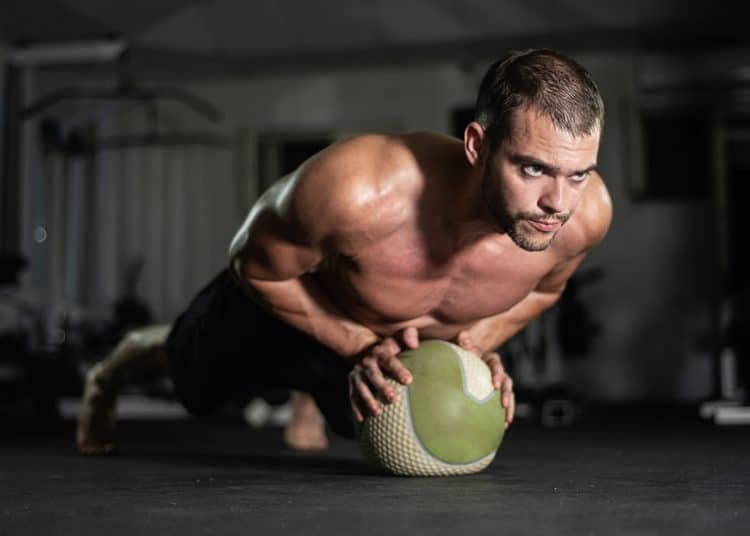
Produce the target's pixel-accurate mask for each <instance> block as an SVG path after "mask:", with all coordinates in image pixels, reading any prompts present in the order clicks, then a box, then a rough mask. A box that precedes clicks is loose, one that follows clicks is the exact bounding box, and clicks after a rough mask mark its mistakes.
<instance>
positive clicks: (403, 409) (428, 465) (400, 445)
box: [359, 340, 505, 476]
mask: <svg viewBox="0 0 750 536" xmlns="http://www.w3.org/2000/svg"><path fill="white" fill-rule="evenodd" d="M399 358H400V359H401V361H402V363H403V364H404V366H406V368H407V369H409V371H410V372H411V374H412V377H413V381H412V383H411V384H410V385H401V384H399V383H398V382H396V381H394V380H388V381H389V382H390V384H391V385H392V386H393V388H394V389H396V391H397V392H398V393H399V394H400V397H399V400H398V402H395V403H392V404H384V405H383V412H382V413H381V414H380V415H379V416H377V417H373V416H369V417H367V418H366V419H365V421H364V422H363V423H362V424H361V426H360V428H359V443H360V446H361V448H362V451H363V453H364V455H365V459H366V460H367V461H368V462H369V463H370V464H372V465H373V466H375V467H376V468H378V469H380V470H382V471H385V472H387V473H392V474H396V475H407V476H442V475H461V474H469V473H476V472H478V471H481V470H482V469H484V468H485V467H487V466H488V465H489V464H490V462H492V460H493V459H494V457H495V453H496V452H497V449H498V447H499V446H500V442H501V441H502V438H503V432H504V431H505V424H504V421H505V412H504V410H503V407H502V406H501V404H500V397H499V393H498V392H497V391H496V390H494V389H493V387H492V377H491V374H490V370H489V368H488V367H487V365H486V364H485V363H484V362H483V361H482V360H481V359H480V358H479V357H477V356H476V355H475V354H473V353H472V352H469V351H466V350H464V349H462V348H460V347H459V346H456V345H454V344H451V343H449V342H445V341H438V340H428V341H423V342H422V343H421V344H420V346H419V348H417V349H416V350H407V351H405V352H402V353H401V354H400V355H399Z"/></svg>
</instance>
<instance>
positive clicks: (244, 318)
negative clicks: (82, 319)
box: [166, 271, 354, 437]
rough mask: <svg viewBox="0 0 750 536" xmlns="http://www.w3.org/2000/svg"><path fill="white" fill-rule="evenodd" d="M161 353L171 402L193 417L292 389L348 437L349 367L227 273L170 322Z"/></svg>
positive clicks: (351, 431)
mask: <svg viewBox="0 0 750 536" xmlns="http://www.w3.org/2000/svg"><path fill="white" fill-rule="evenodd" d="M166 352H167V356H168V357H169V360H170V362H171V369H172V379H173V381H174V386H175V392H176V394H177V397H178V398H179V400H180V401H181V402H182V404H183V405H184V406H185V408H186V409H187V410H188V411H189V412H190V413H192V414H194V415H207V414H209V413H211V412H212V411H213V410H215V409H218V408H219V407H220V406H223V405H224V404H226V403H227V402H230V401H238V400H249V399H250V398H251V397H252V396H254V395H256V394H260V393H262V392H265V391H269V390H276V389H289V390H299V391H303V392H307V393H310V394H311V395H312V396H313V397H314V398H315V401H316V403H317V404H318V407H319V408H320V410H321V412H322V413H323V415H324V416H325V418H326V422H327V424H328V426H329V427H330V428H331V429H332V430H333V431H334V432H336V433H337V434H340V435H343V436H346V437H352V436H353V434H354V422H353V416H352V413H351V406H350V403H349V395H348V384H347V374H348V373H349V371H350V370H351V366H350V364H349V363H348V362H347V361H346V360H345V359H344V358H342V357H341V356H339V355H337V354H336V353H335V352H333V351H332V350H331V349H330V348H328V347H326V346H323V345H322V344H320V343H318V342H317V341H316V340H315V339H313V338H312V337H310V336H308V335H306V334H304V333H302V332H301V331H299V330H297V329H295V328H293V327H292V326H290V325H289V324H286V323H285V322H283V321H281V320H280V319H278V318H277V317H275V316H273V315H272V314H270V313H268V312H266V311H265V310H264V309H262V308H261V307H259V306H258V305H257V304H256V303H255V302H254V301H253V300H251V299H250V298H249V297H248V296H247V295H246V294H245V293H244V292H243V291H242V290H241V289H240V287H239V285H238V284H237V283H236V282H235V281H234V280H233V279H232V277H231V275H230V274H229V272H228V271H224V272H222V273H220V274H219V275H218V276H217V277H216V278H214V280H213V281H211V282H210V283H209V284H208V286H206V287H205V288H204V289H203V290H202V291H201V292H200V293H199V294H198V295H197V296H196V297H195V299H194V300H193V301H192V302H191V303H190V305H189V306H188V308H187V310H186V311H185V312H184V313H183V314H182V315H180V316H179V318H177V320H176V321H175V323H174V324H173V326H172V330H171V332H170V334H169V337H168V338H167V342H166Z"/></svg>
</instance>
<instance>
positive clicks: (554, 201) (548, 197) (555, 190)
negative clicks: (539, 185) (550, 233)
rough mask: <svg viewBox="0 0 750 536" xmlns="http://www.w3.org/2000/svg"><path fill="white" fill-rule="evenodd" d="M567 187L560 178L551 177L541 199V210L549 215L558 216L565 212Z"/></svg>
mask: <svg viewBox="0 0 750 536" xmlns="http://www.w3.org/2000/svg"><path fill="white" fill-rule="evenodd" d="M565 195H566V185H565V180H563V179H561V178H559V177H554V178H553V177H550V178H549V184H547V185H546V187H545V189H544V191H543V192H542V196H541V197H540V198H539V208H541V209H542V210H544V211H545V212H546V213H548V214H557V213H560V212H563V211H564V210H565Z"/></svg>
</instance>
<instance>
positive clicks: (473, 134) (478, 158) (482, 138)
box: [464, 121, 489, 166]
mask: <svg viewBox="0 0 750 536" xmlns="http://www.w3.org/2000/svg"><path fill="white" fill-rule="evenodd" d="M488 144H489V139H488V138H487V136H486V133H485V131H484V128H482V125H480V124H479V123H477V122H476V121H472V122H471V123H469V124H468V125H466V128H465V129H464V154H465V155H466V160H467V162H469V164H470V165H471V166H482V165H484V159H485V158H486V155H487V152H488V148H489V147H488Z"/></svg>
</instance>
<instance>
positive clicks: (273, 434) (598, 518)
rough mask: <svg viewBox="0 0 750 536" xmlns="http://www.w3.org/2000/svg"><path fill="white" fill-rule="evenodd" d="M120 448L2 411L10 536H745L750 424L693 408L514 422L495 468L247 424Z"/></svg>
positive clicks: (157, 432)
mask: <svg viewBox="0 0 750 536" xmlns="http://www.w3.org/2000/svg"><path fill="white" fill-rule="evenodd" d="M120 432H121V453H120V454H119V455H117V456H114V457H110V458H84V457H81V456H79V455H78V454H76V452H75V449H74V446H73V441H72V436H73V424H72V422H70V421H61V422H58V423H56V424H54V425H46V426H40V425H38V424H36V423H33V422H30V421H29V420H28V419H19V418H13V419H6V420H5V424H4V427H3V430H2V433H1V435H0V438H1V439H2V444H3V447H2V450H1V451H0V452H1V453H2V455H1V456H0V504H2V506H1V507H0V508H1V512H2V514H1V515H0V534H2V535H5V534H97V535H99V534H107V535H108V536H109V535H114V534H142V533H149V534H150V533H158V534H181V535H182V534H186V533H189V534H242V535H246V534H249V533H252V534H276V533H283V534H305V535H309V534H332V535H338V534H350V533H352V532H356V533H357V534H388V535H392V534H405V533H409V534H428V533H429V534H431V535H435V534H450V535H451V536H455V535H457V534H458V535H460V534H471V535H472V536H475V535H480V534H571V535H572V534H576V535H579V534H604V535H613V534H658V535H663V534H680V535H682V534H691V535H693V534H711V535H715V534H721V535H722V536H725V535H730V534H748V530H749V529H748V527H750V427H716V426H714V425H713V424H710V423H708V422H704V421H701V420H699V418H698V417H697V410H695V409H694V408H654V407H648V406H641V407H637V408H632V407H631V408H612V407H597V408H590V409H589V410H588V411H587V412H586V413H585V416H584V417H583V418H582V419H581V420H580V421H578V422H577V423H576V424H574V425H573V426H571V427H567V428H559V429H548V428H542V427H541V426H539V425H536V424H533V423H532V422H530V421H520V422H518V423H516V424H514V425H513V427H512V428H511V430H510V431H509V433H508V435H507V436H506V438H505V440H504V442H503V445H502V446H501V448H500V451H499V454H498V457H497V458H496V460H495V462H494V463H493V464H492V465H491V466H490V467H489V469H487V470H486V471H485V472H483V473H480V474H477V475H472V476H464V477H451V478H398V477H387V476H381V475H378V474H373V473H372V472H371V471H370V470H369V468H368V467H367V466H366V465H364V463H363V462H362V461H361V458H360V455H359V451H358V449H357V446H356V444H355V443H353V442H352V441H347V440H343V439H340V438H333V440H332V445H331V449H330V450H329V451H327V452H325V453H323V454H299V453H295V452H292V451H290V450H288V449H286V448H285V447H284V444H283V442H282V439H281V429H280V428H264V429H258V430H253V429H251V428H249V427H248V426H246V425H245V424H244V423H243V422H242V421H241V420H240V418H239V417H237V418H235V417H234V416H231V415H227V416H223V417H221V418H217V419H213V420H165V421H125V422H122V423H121V426H120Z"/></svg>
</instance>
